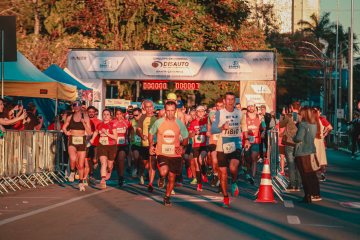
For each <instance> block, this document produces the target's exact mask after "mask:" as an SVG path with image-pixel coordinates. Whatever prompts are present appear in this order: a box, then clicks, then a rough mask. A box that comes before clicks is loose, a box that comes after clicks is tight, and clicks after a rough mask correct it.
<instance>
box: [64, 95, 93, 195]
mask: <svg viewBox="0 0 360 240" xmlns="http://www.w3.org/2000/svg"><path fill="white" fill-rule="evenodd" d="M72 107H73V110H74V114H72V115H70V116H68V117H67V118H66V121H65V123H64V125H63V127H62V130H63V132H64V133H65V134H66V135H67V136H69V141H68V152H69V157H70V169H71V170H70V171H71V172H70V176H69V181H70V182H74V177H75V165H76V168H77V170H78V172H79V189H80V191H85V187H84V184H83V182H84V165H85V157H86V137H85V132H86V133H87V134H89V135H90V134H91V127H90V119H89V117H88V116H87V115H85V114H83V113H81V102H80V101H75V102H73V105H72ZM68 127H69V131H68V130H67V128H68Z"/></svg>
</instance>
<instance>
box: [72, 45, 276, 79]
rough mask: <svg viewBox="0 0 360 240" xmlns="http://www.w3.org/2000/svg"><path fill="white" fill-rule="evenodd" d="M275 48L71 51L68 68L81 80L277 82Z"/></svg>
mask: <svg viewBox="0 0 360 240" xmlns="http://www.w3.org/2000/svg"><path fill="white" fill-rule="evenodd" d="M275 59H276V55H275V52H273V51H256V52H252V51H244V52H169V51H70V52H69V54H68V69H69V70H70V71H71V73H73V74H74V75H75V76H76V77H78V78H80V79H118V80H142V81H146V80H148V81H154V80H155V81H158V80H169V81H175V80H184V81H196V82H199V81H243V80H247V81H269V80H271V81H273V80H275V78H276V69H275V65H276V63H275Z"/></svg>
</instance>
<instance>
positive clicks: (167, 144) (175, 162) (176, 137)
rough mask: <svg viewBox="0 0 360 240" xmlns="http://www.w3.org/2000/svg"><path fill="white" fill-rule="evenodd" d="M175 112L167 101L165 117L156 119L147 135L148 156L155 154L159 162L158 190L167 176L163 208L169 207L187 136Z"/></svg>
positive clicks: (173, 104) (172, 103)
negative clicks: (181, 140)
mask: <svg viewBox="0 0 360 240" xmlns="http://www.w3.org/2000/svg"><path fill="white" fill-rule="evenodd" d="M175 112H176V105H175V102H173V101H169V102H167V103H165V113H166V114H165V117H163V118H161V119H158V120H157V121H156V122H155V123H154V124H153V126H152V127H151V130H150V133H149V144H150V149H149V151H150V152H149V154H150V155H155V154H156V155H157V159H158V161H159V166H160V170H159V174H160V178H159V179H158V185H159V187H160V188H162V187H164V186H165V177H166V175H168V184H167V186H166V194H165V198H164V205H165V206H171V202H170V194H171V192H172V190H173V188H174V186H175V178H176V175H177V174H181V172H182V167H181V162H182V159H181V154H182V152H183V150H184V149H183V146H184V145H186V144H187V138H188V136H189V134H188V131H187V130H186V127H185V125H184V124H183V123H182V122H181V121H180V120H179V119H178V118H176V117H175ZM154 135H156V136H157V145H156V148H155V146H154V145H153V140H154ZM180 136H181V138H182V139H183V143H182V145H181V144H180Z"/></svg>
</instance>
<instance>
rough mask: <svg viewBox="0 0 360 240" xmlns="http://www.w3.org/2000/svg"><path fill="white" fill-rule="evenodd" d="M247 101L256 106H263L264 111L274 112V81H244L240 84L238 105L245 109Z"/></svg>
mask: <svg viewBox="0 0 360 240" xmlns="http://www.w3.org/2000/svg"><path fill="white" fill-rule="evenodd" d="M249 100H253V101H255V103H256V105H257V106H261V105H265V106H266V111H267V112H270V111H275V104H276V81H244V82H241V83H240V104H241V107H246V103H247V101H249Z"/></svg>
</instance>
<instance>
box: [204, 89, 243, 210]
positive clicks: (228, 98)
mask: <svg viewBox="0 0 360 240" xmlns="http://www.w3.org/2000/svg"><path fill="white" fill-rule="evenodd" d="M224 102H225V108H223V109H221V110H219V111H217V112H216V113H215V117H214V118H213V122H212V124H211V134H218V133H220V136H219V139H218V142H217V147H216V150H217V152H218V156H217V157H218V165H219V173H220V188H221V189H222V192H223V194H224V204H223V206H222V207H224V208H230V200H229V196H228V195H227V166H228V165H229V167H230V174H231V179H232V181H231V194H232V195H233V196H237V195H238V194H239V189H238V186H237V183H236V181H237V173H238V171H237V170H238V166H239V163H240V159H241V132H243V134H244V137H245V144H244V148H245V149H246V148H249V147H250V143H249V139H248V132H247V126H246V120H245V117H244V115H243V114H242V113H241V111H240V110H238V109H235V108H234V103H235V94H234V93H232V92H228V93H226V94H225V101H224Z"/></svg>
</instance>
